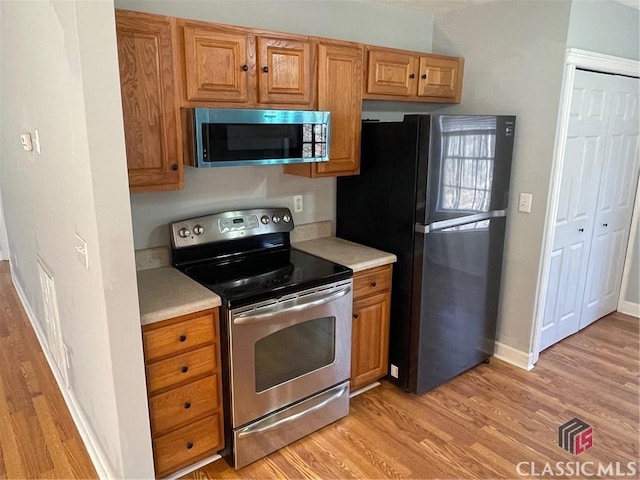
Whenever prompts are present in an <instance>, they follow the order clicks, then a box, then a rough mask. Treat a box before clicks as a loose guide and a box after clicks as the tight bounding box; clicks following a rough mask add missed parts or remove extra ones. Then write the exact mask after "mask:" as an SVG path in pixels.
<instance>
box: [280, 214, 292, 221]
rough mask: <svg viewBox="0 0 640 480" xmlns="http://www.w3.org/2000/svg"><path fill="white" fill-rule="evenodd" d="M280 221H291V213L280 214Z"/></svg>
mask: <svg viewBox="0 0 640 480" xmlns="http://www.w3.org/2000/svg"><path fill="white" fill-rule="evenodd" d="M282 221H283V222H284V223H289V222H290V221H291V215H289V214H288V213H285V214H284V215H283V216H282Z"/></svg>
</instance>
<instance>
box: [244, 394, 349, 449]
mask: <svg viewBox="0 0 640 480" xmlns="http://www.w3.org/2000/svg"><path fill="white" fill-rule="evenodd" d="M348 388H349V383H345V384H344V385H342V387H340V389H339V390H337V391H336V390H335V389H334V388H332V389H331V390H329V391H326V392H324V393H322V394H320V395H318V396H317V397H316V398H314V399H312V400H308V401H307V402H313V403H314V405H312V406H310V407H309V408H305V409H304V410H301V411H298V412H296V409H299V408H300V405H294V406H292V407H289V408H287V409H285V410H283V411H282V412H279V413H277V414H275V415H273V416H271V417H267V418H265V419H263V420H259V421H258V422H256V423H254V424H253V425H250V426H248V427H245V428H243V429H242V430H240V431H239V432H238V437H246V436H248V435H255V434H258V433H264V432H267V431H269V430H273V429H274V428H279V427H282V426H284V425H287V424H289V423H291V422H295V421H296V420H298V419H300V418H302V417H304V416H305V415H309V414H311V413H313V412H315V411H318V410H320V409H322V408H324V407H326V406H327V405H329V404H330V403H331V402H333V401H335V400H337V399H338V398H340V397H342V396H343V395H344V394H345V393H346V391H347V390H348ZM307 402H303V403H307Z"/></svg>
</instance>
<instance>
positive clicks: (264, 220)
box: [260, 215, 269, 225]
mask: <svg viewBox="0 0 640 480" xmlns="http://www.w3.org/2000/svg"><path fill="white" fill-rule="evenodd" d="M260 221H261V222H262V224H263V225H266V224H267V223H269V217H268V216H267V215H262V217H260Z"/></svg>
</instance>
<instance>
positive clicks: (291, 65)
mask: <svg viewBox="0 0 640 480" xmlns="http://www.w3.org/2000/svg"><path fill="white" fill-rule="evenodd" d="M257 43H258V72H257V76H258V86H259V88H258V101H259V102H260V103H283V104H299V105H302V106H306V107H308V108H311V107H312V101H313V74H314V58H313V53H312V48H311V47H312V45H311V42H310V41H304V40H300V41H299V40H291V39H282V38H276V37H258V39H257Z"/></svg>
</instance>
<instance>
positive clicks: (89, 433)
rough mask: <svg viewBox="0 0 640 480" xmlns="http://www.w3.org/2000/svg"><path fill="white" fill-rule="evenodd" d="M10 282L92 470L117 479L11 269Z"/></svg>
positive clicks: (103, 477)
mask: <svg viewBox="0 0 640 480" xmlns="http://www.w3.org/2000/svg"><path fill="white" fill-rule="evenodd" d="M11 280H12V281H13V286H14V287H15V289H16V292H17V293H18V297H19V298H20V301H21V302H22V306H23V307H24V310H25V312H26V313H27V317H28V318H29V321H30V322H31V326H32V327H33V331H34V332H35V334H36V338H37V339H38V342H39V343H40V348H41V349H42V353H44V356H45V358H46V359H47V363H48V364H49V370H50V371H51V373H53V376H54V378H55V379H56V383H57V384H58V389H59V390H60V393H62V397H63V398H64V401H65V403H66V404H67V408H68V409H69V413H71V418H72V419H73V422H74V423H75V425H76V428H77V429H78V433H79V434H80V438H82V441H83V443H84V446H85V448H86V449H87V452H88V453H89V457H90V458H91V462H92V463H93V466H94V468H95V469H96V473H97V474H98V477H99V478H101V479H105V480H106V479H111V478H118V475H116V474H115V472H114V471H113V468H112V467H111V464H110V462H109V460H108V457H107V455H106V454H105V453H104V451H103V449H102V447H101V445H100V442H99V441H98V438H97V437H96V435H95V434H94V433H93V430H92V429H91V426H90V425H91V424H90V423H89V421H88V420H87V418H86V416H85V414H84V413H83V411H82V409H81V408H80V405H79V404H78V401H77V399H76V397H75V395H74V394H73V391H72V390H69V389H67V388H66V385H65V382H64V379H63V378H62V375H61V374H60V373H59V372H58V368H57V367H56V366H55V363H54V362H53V358H52V357H51V353H50V352H49V349H48V348H47V346H46V345H47V342H46V336H45V333H44V331H43V330H42V328H41V326H40V323H39V322H38V320H37V317H36V315H35V313H34V311H33V309H32V308H31V305H30V304H29V302H28V301H27V296H26V295H25V293H24V290H23V288H22V285H20V282H18V279H17V278H16V277H15V275H14V274H13V269H11Z"/></svg>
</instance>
